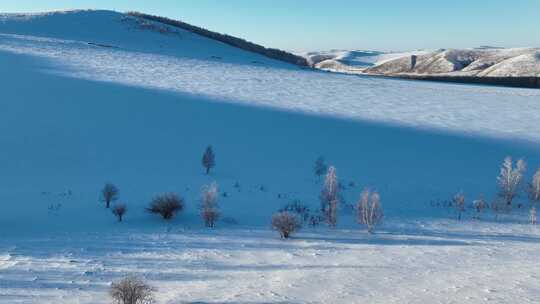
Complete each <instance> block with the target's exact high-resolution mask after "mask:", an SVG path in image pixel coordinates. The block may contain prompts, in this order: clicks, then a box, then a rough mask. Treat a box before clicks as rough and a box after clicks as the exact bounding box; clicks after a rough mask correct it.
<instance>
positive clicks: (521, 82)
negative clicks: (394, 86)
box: [390, 74, 540, 89]
mask: <svg viewBox="0 0 540 304" xmlns="http://www.w3.org/2000/svg"><path fill="white" fill-rule="evenodd" d="M396 76H397V77H399V78H405V79H417V80H430V81H442V82H455V83H469V84H470V83H472V84H487V85H497V86H506V87H518V88H533V89H538V88H540V77H475V76H438V75H409V74H407V75H396ZM390 77H394V76H390Z"/></svg>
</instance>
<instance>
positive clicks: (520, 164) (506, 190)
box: [497, 156, 525, 206]
mask: <svg viewBox="0 0 540 304" xmlns="http://www.w3.org/2000/svg"><path fill="white" fill-rule="evenodd" d="M524 173H525V161H524V160H523V159H520V160H518V161H517V163H516V167H515V168H514V165H513V163H512V158H511V157H509V156H508V157H506V158H505V159H504V162H503V164H502V166H501V172H500V174H499V176H498V177H497V185H498V186H499V197H501V198H502V199H503V200H504V201H505V202H506V204H507V205H508V206H511V205H512V200H513V199H514V198H515V197H516V196H517V195H518V194H519V190H520V189H519V188H520V185H521V182H522V180H523V174H524Z"/></svg>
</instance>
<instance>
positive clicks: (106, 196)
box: [101, 183, 119, 208]
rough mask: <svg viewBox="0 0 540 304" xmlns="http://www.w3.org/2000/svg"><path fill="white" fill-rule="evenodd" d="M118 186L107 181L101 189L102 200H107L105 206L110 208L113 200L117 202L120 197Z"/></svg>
mask: <svg viewBox="0 0 540 304" xmlns="http://www.w3.org/2000/svg"><path fill="white" fill-rule="evenodd" d="M118 192H119V191H118V188H117V187H116V186H115V185H113V184H111V183H106V184H105V186H103V189H102V190H101V200H102V201H103V202H105V207H106V208H109V207H110V206H111V203H112V202H115V201H116V200H117V199H118Z"/></svg>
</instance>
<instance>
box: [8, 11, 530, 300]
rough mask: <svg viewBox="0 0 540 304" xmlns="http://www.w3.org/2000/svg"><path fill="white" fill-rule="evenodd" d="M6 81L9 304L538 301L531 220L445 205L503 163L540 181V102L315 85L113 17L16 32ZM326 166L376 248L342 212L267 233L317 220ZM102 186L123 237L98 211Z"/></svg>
mask: <svg viewBox="0 0 540 304" xmlns="http://www.w3.org/2000/svg"><path fill="white" fill-rule="evenodd" d="M0 67H1V70H0V82H1V84H2V87H1V93H2V94H1V95H0V96H1V98H0V110H1V111H0V130H1V132H0V170H1V174H0V202H1V204H2V207H3V208H2V212H1V213H0V237H1V239H0V303H108V302H110V299H108V296H107V287H108V284H110V282H111V281H112V280H116V279H118V278H120V277H122V276H124V275H127V274H139V275H142V276H144V277H145V278H146V279H147V280H148V281H149V282H150V283H151V284H152V285H154V286H156V287H157V288H158V293H157V298H158V301H159V303H426V302H430V303H465V302H467V303H508V302H514V301H515V302H520V303H535V301H536V299H537V298H538V297H539V296H540V287H539V286H540V275H538V274H539V273H540V272H539V270H540V266H539V264H538V252H539V249H540V243H539V240H540V231H539V230H538V229H537V228H536V227H531V226H529V225H526V224H525V222H526V216H525V214H524V212H521V213H520V212H518V213H516V214H513V215H512V216H507V217H505V218H504V219H503V221H501V222H494V221H493V216H492V215H491V214H486V215H485V216H484V219H483V220H482V221H476V220H471V219H470V218H471V214H470V213H471V211H470V210H469V211H468V212H467V215H466V218H467V219H466V220H465V221H464V222H463V223H458V222H457V221H455V220H453V219H452V218H453V215H452V214H451V213H450V212H449V211H448V210H445V209H444V208H440V207H433V206H431V204H430V201H432V200H438V199H448V198H449V197H450V196H451V195H452V194H454V193H455V192H457V191H459V190H463V191H464V192H465V194H466V195H467V198H468V200H469V201H470V200H472V199H473V198H476V197H478V196H479V195H481V194H483V195H484V196H485V197H486V198H488V199H491V198H493V197H494V195H495V176H496V175H497V174H498V165H499V163H500V162H501V161H502V159H503V157H505V156H506V155H513V156H515V157H525V158H526V159H527V161H528V163H529V166H530V168H531V170H532V169H534V168H536V167H538V166H540V149H539V148H540V146H539V144H540V135H539V134H540V127H539V126H538V121H539V118H540V104H539V101H540V91H537V90H527V89H509V88H497V87H483V86H465V85H452V84H440V83H429V82H414V81H402V80H388V79H381V78H367V77H358V76H348V75H338V74H331V73H324V72H320V71H313V70H306V69H301V68H298V67H294V66H291V65H287V64H284V63H280V62H276V61H273V60H270V59H266V58H264V57H261V56H258V55H254V54H250V53H247V52H243V51H240V50H237V49H234V48H232V47H229V46H226V45H223V44H221V43H216V42H214V41H212V40H208V39H205V38H201V37H197V36H195V35H192V34H190V33H187V32H185V31H182V30H178V29H172V28H169V27H165V26H162V25H159V24H153V23H145V22H141V21H140V20H136V19H132V18H128V17H126V16H125V15H122V14H118V13H113V12H105V11H79V12H65V13H52V14H42V15H33V16H28V15H22V16H13V15H2V16H1V17H0ZM208 144H212V145H213V146H214V148H215V151H216V155H217V167H216V169H215V172H214V173H213V174H212V175H211V176H205V175H204V174H203V169H202V167H201V165H200V158H201V156H202V152H203V151H204V148H205V147H206V145H208ZM319 155H325V156H326V158H327V160H328V162H330V163H331V164H334V165H335V166H336V167H337V170H338V175H339V177H340V179H341V180H342V182H343V184H344V186H345V187H344V189H343V196H344V199H345V201H346V202H347V203H354V201H355V200H356V199H357V198H358V196H359V194H360V191H361V190H362V188H363V187H365V186H370V187H372V188H375V189H377V190H379V192H380V193H381V196H382V201H383V205H384V208H385V214H386V219H385V223H384V225H383V226H381V227H380V230H379V231H378V233H377V234H375V235H372V236H370V235H368V234H366V233H365V232H364V231H363V230H361V228H360V227H358V226H357V225H356V224H355V221H354V217H353V215H351V214H349V213H347V212H346V210H343V211H342V212H341V213H340V221H339V224H338V227H337V228H336V229H329V228H326V227H324V226H321V227H317V228H307V227H306V228H305V229H304V230H303V231H302V232H301V233H299V234H298V235H296V236H295V238H294V239H292V240H290V241H281V240H279V239H278V237H277V234H276V233H274V232H272V231H271V230H270V229H269V227H268V226H269V218H270V215H271V214H272V213H273V212H274V211H276V210H277V209H279V208H280V207H282V206H283V205H284V204H286V203H287V202H289V201H290V200H293V199H300V200H302V201H303V202H304V203H306V204H308V205H309V206H310V207H312V208H313V209H316V208H317V206H318V199H317V196H318V193H319V189H320V184H319V183H317V180H316V178H315V177H314V176H313V174H312V166H313V161H314V160H315V159H316V158H317V157H318V156H319ZM213 180H216V181H217V182H218V183H219V184H220V188H221V191H222V192H227V194H228V195H227V197H221V198H220V205H221V207H222V211H223V215H224V217H225V218H228V220H226V221H222V222H219V223H218V227H217V228H216V229H215V230H208V229H205V228H203V225H202V222H201V221H200V219H199V218H198V215H197V213H198V212H197V205H198V198H199V189H200V187H201V186H202V185H203V184H205V183H209V182H211V181H213ZM107 181H110V182H114V183H115V184H116V185H118V186H119V188H120V197H121V201H122V202H125V203H127V205H128V209H129V211H128V213H127V215H126V218H125V222H123V223H117V222H116V221H115V219H114V217H113V216H112V214H110V211H109V210H106V209H105V208H103V206H102V203H100V202H99V200H98V195H99V190H100V188H101V187H102V186H103V184H104V183H105V182H107ZM237 182H238V184H239V185H240V187H238V188H237V187H234V186H233V185H234V184H235V183H237ZM352 182H354V184H353V183H352ZM167 191H174V192H178V193H180V194H181V195H182V196H183V197H185V198H186V201H187V205H188V207H187V210H186V212H185V213H183V214H181V215H180V216H179V217H178V218H176V219H175V220H173V221H172V222H170V223H164V222H162V221H161V220H159V219H157V218H155V217H153V216H151V215H149V214H148V213H146V212H145V211H144V207H145V206H146V205H147V203H148V201H149V200H150V199H151V198H152V196H153V195H155V194H156V193H161V192H167ZM520 200H521V201H524V199H523V198H521V199H520ZM232 219H234V220H235V221H236V222H237V223H236V224H234V223H233V222H234V221H233V220H232Z"/></svg>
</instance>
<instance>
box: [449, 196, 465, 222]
mask: <svg viewBox="0 0 540 304" xmlns="http://www.w3.org/2000/svg"><path fill="white" fill-rule="evenodd" d="M452 206H454V208H455V209H456V212H457V219H458V221H460V220H461V214H462V213H463V212H465V195H464V194H463V192H462V191H460V192H458V193H456V194H455V195H454V197H453V198H452Z"/></svg>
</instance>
